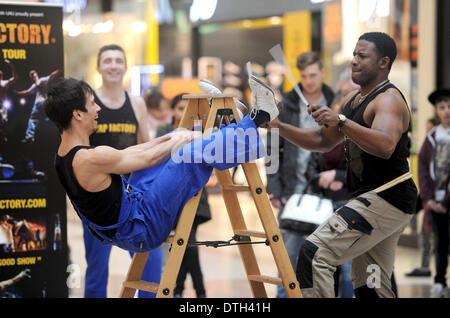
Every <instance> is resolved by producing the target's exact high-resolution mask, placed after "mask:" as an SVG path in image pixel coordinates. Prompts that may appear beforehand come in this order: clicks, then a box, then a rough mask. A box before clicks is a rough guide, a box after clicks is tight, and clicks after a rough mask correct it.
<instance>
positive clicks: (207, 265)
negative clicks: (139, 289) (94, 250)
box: [67, 192, 434, 298]
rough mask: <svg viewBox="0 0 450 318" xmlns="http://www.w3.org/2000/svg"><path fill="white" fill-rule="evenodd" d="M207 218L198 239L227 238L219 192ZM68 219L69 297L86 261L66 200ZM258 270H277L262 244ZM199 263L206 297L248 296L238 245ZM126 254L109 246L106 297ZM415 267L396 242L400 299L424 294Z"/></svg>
mask: <svg viewBox="0 0 450 318" xmlns="http://www.w3.org/2000/svg"><path fill="white" fill-rule="evenodd" d="M238 196H239V200H240V203H241V206H242V210H243V213H244V218H245V221H246V224H247V227H248V228H249V229H254V230H261V229H262V226H261V223H260V221H259V218H258V217H257V212H256V209H255V208H254V204H253V201H252V199H251V197H250V194H248V193H244V192H242V193H238ZM209 203H210V206H211V213H212V219H211V220H210V221H209V222H207V223H204V224H202V225H200V226H199V227H198V230H197V240H198V241H206V240H229V239H230V238H231V237H232V236H233V234H232V230H231V226H230V222H229V219H228V214H227V212H226V208H225V205H224V202H223V198H222V196H221V194H219V193H212V194H210V195H209ZM67 220H68V242H69V248H70V255H69V261H70V263H72V264H78V265H79V266H80V269H81V275H82V277H81V285H80V286H74V288H71V289H70V290H69V297H71V298H80V297H83V290H84V273H85V270H86V260H85V257H84V244H83V229H82V226H81V221H80V220H79V219H78V217H77V215H76V213H75V212H74V210H73V208H72V206H71V205H70V203H68V210H67ZM254 250H255V254H256V256H257V259H258V262H259V266H260V271H261V273H262V274H264V275H269V276H276V275H277V270H276V265H275V262H274V260H273V257H272V254H271V253H270V250H269V247H267V246H266V245H265V244H257V245H254ZM199 254H200V262H201V267H202V272H203V276H204V283H205V288H206V295H207V297H213V298H247V297H252V294H251V290H250V287H249V284H248V281H247V279H246V276H245V271H244V267H243V265H242V262H241V258H240V255H239V251H238V248H237V247H236V246H229V247H220V248H214V247H205V246H200V247H199ZM130 261H131V259H130V256H129V254H128V252H127V251H124V250H121V249H119V248H117V247H113V248H112V252H111V257H110V262H109V264H110V265H109V272H110V275H109V282H108V290H107V293H108V297H113V298H114V297H119V294H120V290H121V286H122V282H123V280H124V279H125V276H126V273H127V270H128V267H129V265H130ZM419 265H420V249H418V248H413V247H406V246H398V248H397V255H396V261H395V268H394V271H395V277H396V282H397V285H398V294H399V297H400V298H422V297H425V298H426V297H428V295H429V292H430V288H431V285H432V283H433V279H432V277H424V278H421V277H406V276H405V273H407V272H410V271H411V270H412V269H413V268H416V267H418V266H419ZM431 270H432V274H433V273H434V261H433V259H431ZM265 286H266V290H267V294H268V296H269V297H275V296H276V287H275V286H274V285H268V284H266V285H265ZM183 297H186V298H193V297H196V294H195V291H194V289H193V287H192V281H191V279H190V276H188V278H187V280H186V283H185V291H184V293H183Z"/></svg>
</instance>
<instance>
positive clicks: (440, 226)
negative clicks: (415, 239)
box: [429, 210, 449, 286]
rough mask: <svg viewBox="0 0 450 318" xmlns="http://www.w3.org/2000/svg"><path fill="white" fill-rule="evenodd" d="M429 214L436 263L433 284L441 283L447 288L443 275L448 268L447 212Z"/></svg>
mask: <svg viewBox="0 0 450 318" xmlns="http://www.w3.org/2000/svg"><path fill="white" fill-rule="evenodd" d="M429 212H430V214H431V220H432V222H431V225H432V227H433V233H434V251H435V263H436V265H435V266H436V275H435V276H434V282H435V283H441V284H443V285H444V286H447V282H446V279H445V274H446V272H447V266H448V246H449V237H448V234H449V230H448V227H449V224H448V222H449V212H448V211H447V213H436V212H434V211H432V210H429Z"/></svg>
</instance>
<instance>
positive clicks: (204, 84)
mask: <svg viewBox="0 0 450 318" xmlns="http://www.w3.org/2000/svg"><path fill="white" fill-rule="evenodd" d="M198 88H200V89H201V90H202V92H203V93H205V94H222V91H221V90H220V89H219V88H218V87H217V86H216V85H214V84H213V83H211V82H210V81H208V80H205V79H201V80H200V81H199V82H198ZM234 104H235V105H236V110H237V112H238V115H239V118H240V119H242V118H244V116H245V115H246V114H247V113H248V108H247V106H245V105H244V104H243V103H242V102H240V101H238V100H235V101H234Z"/></svg>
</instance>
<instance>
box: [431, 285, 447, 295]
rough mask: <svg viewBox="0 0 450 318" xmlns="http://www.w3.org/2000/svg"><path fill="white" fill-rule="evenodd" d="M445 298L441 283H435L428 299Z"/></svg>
mask: <svg viewBox="0 0 450 318" xmlns="http://www.w3.org/2000/svg"><path fill="white" fill-rule="evenodd" d="M445 296H446V291H445V287H444V285H443V284H441V283H435V284H434V285H433V287H431V292H430V298H443V297H445Z"/></svg>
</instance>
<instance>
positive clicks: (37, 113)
mask: <svg viewBox="0 0 450 318" xmlns="http://www.w3.org/2000/svg"><path fill="white" fill-rule="evenodd" d="M41 108H42V102H38V103H36V104H34V105H33V109H32V110H31V114H30V118H29V119H28V126H27V130H26V132H25V139H26V140H34V137H35V134H36V128H37V126H38V125H39V121H40V120H41V118H40V117H43V116H42V114H41V113H42V111H43V110H42V109H41Z"/></svg>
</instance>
